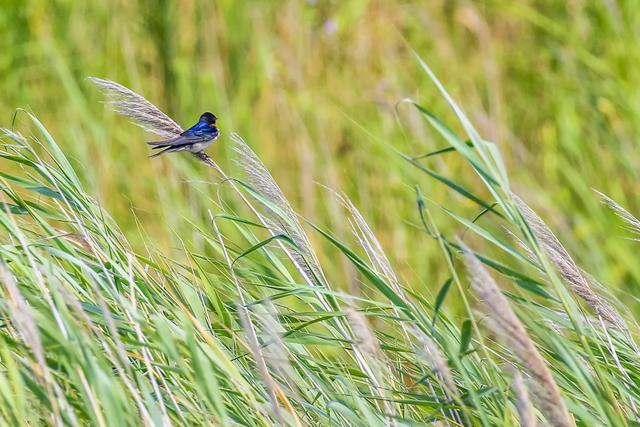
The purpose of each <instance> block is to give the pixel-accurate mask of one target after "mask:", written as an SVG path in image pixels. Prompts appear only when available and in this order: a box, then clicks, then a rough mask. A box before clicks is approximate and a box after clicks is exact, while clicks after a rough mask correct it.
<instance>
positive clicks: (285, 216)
mask: <svg viewBox="0 0 640 427" xmlns="http://www.w3.org/2000/svg"><path fill="white" fill-rule="evenodd" d="M231 139H232V140H233V142H234V143H235V145H234V147H233V150H234V151H235V153H236V157H235V159H234V161H235V162H236V164H238V166H240V167H241V168H242V169H243V170H244V172H245V175H246V179H247V183H248V184H249V185H250V186H251V187H252V188H253V189H254V190H255V191H257V192H258V193H259V194H260V195H261V196H263V197H264V198H265V199H266V200H267V201H268V203H269V205H264V215H263V219H265V220H266V222H267V223H268V225H269V227H270V228H271V229H272V230H273V231H275V232H276V233H278V234H283V235H285V236H287V237H289V238H290V239H291V240H292V241H293V243H294V244H295V245H296V247H297V248H298V251H289V255H290V257H291V258H292V260H293V261H294V263H295V264H296V267H297V268H298V270H299V271H300V273H301V274H303V276H304V277H305V279H306V280H307V282H308V283H309V284H311V285H315V284H319V283H322V281H323V277H324V276H323V273H322V270H321V268H320V263H319V262H318V259H317V257H316V255H315V253H314V251H313V248H312V247H311V243H310V242H309V239H308V238H307V235H306V234H305V232H304V230H303V229H302V226H301V225H300V222H299V221H298V218H297V216H296V213H295V212H294V210H293V209H292V208H291V205H290V204H289V201H288V200H287V198H286V197H285V195H284V194H283V193H282V190H281V189H280V187H279V186H278V184H277V183H276V182H275V180H274V179H273V177H272V176H271V174H270V173H269V171H268V170H267V168H266V167H265V166H264V164H263V163H262V162H261V161H260V159H259V158H258V156H256V154H255V153H254V152H253V150H252V149H251V148H250V147H249V146H248V145H247V144H246V143H245V142H244V140H243V139H242V138H241V137H240V136H239V135H237V134H232V135H231Z"/></svg>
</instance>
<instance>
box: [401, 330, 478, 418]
mask: <svg viewBox="0 0 640 427" xmlns="http://www.w3.org/2000/svg"><path fill="white" fill-rule="evenodd" d="M410 332H411V334H412V335H413V336H414V337H415V339H416V341H417V343H416V344H415V348H416V355H417V356H418V358H419V359H422V361H423V362H424V363H426V364H427V365H428V366H429V367H430V368H431V370H432V371H433V373H434V374H435V375H436V377H437V378H438V380H439V383H440V384H439V385H440V388H441V390H442V391H443V392H444V394H445V396H446V399H447V401H448V402H454V401H455V402H461V398H460V392H459V390H458V386H457V385H456V382H455V380H454V377H453V373H452V372H451V369H449V364H448V363H447V359H446V357H445V356H444V354H443V353H442V351H441V350H440V347H439V346H438V343H436V342H435V341H434V340H433V338H431V337H430V336H429V335H427V334H426V333H424V332H423V331H422V330H421V329H419V328H418V327H417V326H413V327H412V328H410ZM429 386H430V387H431V392H432V393H433V394H434V399H435V400H436V401H438V396H437V395H436V394H435V391H434V390H433V386H432V385H431V383H429ZM449 412H450V413H451V416H452V417H453V419H454V420H455V421H456V422H458V423H459V424H462V422H461V420H462V417H464V419H465V420H466V421H467V422H468V421H469V420H468V417H467V415H466V414H463V415H462V416H461V415H460V413H459V411H457V410H450V411H449ZM442 413H443V415H444V410H442Z"/></svg>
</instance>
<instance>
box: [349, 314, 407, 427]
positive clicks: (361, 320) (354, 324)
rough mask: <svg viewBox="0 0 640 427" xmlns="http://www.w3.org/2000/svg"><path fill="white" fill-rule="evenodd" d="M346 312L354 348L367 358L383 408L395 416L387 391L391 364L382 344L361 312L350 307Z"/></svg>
mask: <svg viewBox="0 0 640 427" xmlns="http://www.w3.org/2000/svg"><path fill="white" fill-rule="evenodd" d="M344 312H345V313H346V315H347V320H348V321H349V324H350V325H351V330H352V331H353V343H354V347H356V348H357V349H358V351H359V352H360V353H361V354H363V355H364V356H365V357H366V358H367V361H368V362H369V365H370V366H371V368H372V369H371V371H370V372H368V374H369V377H370V380H371V381H372V382H373V386H374V388H375V389H377V392H378V393H381V395H382V397H383V399H382V404H383V407H384V409H385V411H386V413H387V414H389V415H394V414H395V413H396V411H395V408H394V406H393V404H392V403H391V402H390V401H389V398H390V397H391V396H390V395H389V393H388V391H387V389H388V388H389V387H388V384H387V381H386V379H387V377H388V376H389V375H390V372H389V367H388V366H389V364H388V363H387V361H386V358H385V356H384V353H383V352H382V349H381V348H380V344H379V343H378V340H377V339H376V337H375V335H374V333H373V331H372V330H371V327H370V326H369V323H368V322H367V319H366V318H365V316H364V315H363V314H362V313H361V312H359V311H358V310H357V309H355V308H354V307H350V306H349V307H346V308H345V309H344ZM385 371H386V372H385ZM376 405H379V402H378V401H376Z"/></svg>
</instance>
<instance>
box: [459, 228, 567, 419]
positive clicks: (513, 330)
mask: <svg viewBox="0 0 640 427" xmlns="http://www.w3.org/2000/svg"><path fill="white" fill-rule="evenodd" d="M458 244H459V245H460V247H461V248H462V251H463V253H464V258H465V264H466V267H467V271H468V273H469V278H470V280H471V286H472V287H473V289H474V291H475V292H476V294H477V295H478V297H479V299H480V301H481V302H482V304H483V306H484V308H485V309H486V312H487V315H488V319H487V320H488V321H487V324H488V326H489V327H490V328H491V329H492V330H493V332H494V333H495V334H496V335H497V336H498V337H499V338H500V339H501V340H502V341H503V342H504V344H505V345H507V346H508V347H509V348H510V349H511V350H512V351H513V352H514V353H515V354H516V356H517V357H518V358H519V359H520V361H521V363H522V364H523V365H524V366H525V367H526V368H527V369H528V370H529V374H530V375H531V377H532V378H533V380H534V381H535V385H536V387H535V389H534V390H535V396H536V398H537V399H538V401H539V404H540V406H541V409H542V410H543V413H544V415H545V417H546V418H547V420H548V421H549V422H550V423H551V424H552V425H554V426H560V427H569V426H573V425H574V423H573V421H572V419H571V416H570V415H569V412H568V411H567V408H566V406H565V404H564V400H563V399H562V396H561V395H560V389H559V388H558V385H557V384H556V382H555V380H554V379H553V376H552V375H551V371H550V370H549V368H548V367H547V365H546V363H545V360H544V359H543V358H542V355H541V354H540V352H539V351H538V349H537V347H536V346H535V344H534V343H533V341H532V340H531V338H530V337H529V334H527V331H526V329H525V328H524V325H523V324H522V322H521V321H520V319H519V318H518V316H516V314H515V312H514V311H513V309H512V308H511V305H510V304H509V300H508V299H507V298H506V297H505V296H504V295H503V294H502V292H501V290H500V288H499V287H498V284H497V283H496V282H495V281H494V280H493V278H492V277H491V275H490V274H489V272H488V271H487V270H486V269H485V268H484V267H483V266H482V264H481V263H480V261H479V260H478V258H476V256H475V255H474V254H473V253H472V252H471V251H470V250H469V248H468V247H467V246H466V245H465V244H464V243H463V242H462V241H460V240H459V239H458Z"/></svg>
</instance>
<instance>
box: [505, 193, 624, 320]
mask: <svg viewBox="0 0 640 427" xmlns="http://www.w3.org/2000/svg"><path fill="white" fill-rule="evenodd" d="M513 200H514V201H515V203H516V205H517V207H518V209H519V210H520V213H521V214H522V216H523V217H524V219H525V220H526V221H527V224H528V225H529V228H530V229H531V232H532V233H533V235H534V236H535V238H536V240H537V241H538V243H539V244H540V245H541V247H542V249H543V250H544V252H545V253H546V255H547V256H548V257H549V260H550V261H551V262H552V263H553V264H554V265H555V267H556V269H557V270H558V273H559V274H560V276H562V278H563V279H564V280H565V282H566V283H567V284H568V285H569V287H570V289H571V290H572V291H573V293H575V294H576V295H578V296H579V297H580V298H582V300H583V301H584V302H585V303H586V304H587V305H588V306H589V307H590V308H591V309H592V310H593V311H594V312H595V313H596V314H597V315H598V316H599V317H601V318H602V319H603V320H604V321H605V322H607V323H608V324H609V325H611V326H614V327H616V328H618V329H620V330H624V329H625V328H626V326H625V322H624V320H623V318H622V316H621V315H620V314H619V313H618V311H617V310H616V309H615V308H614V307H613V306H612V305H611V304H610V303H609V302H608V301H607V300H606V299H605V298H603V297H602V296H601V295H599V294H598V293H596V292H594V290H593V289H592V285H591V284H590V281H589V280H588V278H587V277H586V275H585V274H584V273H583V272H582V270H581V269H580V268H579V267H578V265H577V264H576V263H575V261H574V260H573V258H571V255H569V252H568V251H567V250H566V249H565V248H564V246H562V243H560V241H559V240H558V238H557V237H556V236H555V235H554V234H553V232H552V231H551V229H550V228H549V227H548V226H547V225H546V224H545V222H544V221H543V220H542V218H540V217H539V216H538V214H537V213H535V211H534V210H533V209H531V208H530V207H529V206H528V205H527V204H526V203H525V202H524V201H523V200H522V199H520V198H519V197H518V196H516V195H515V194H514V195H513ZM528 252H529V254H530V255H531V254H532V253H533V251H531V249H530V248H529V251H528Z"/></svg>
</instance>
